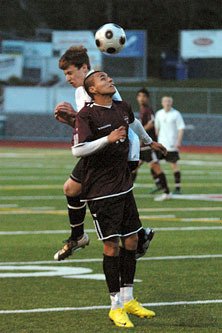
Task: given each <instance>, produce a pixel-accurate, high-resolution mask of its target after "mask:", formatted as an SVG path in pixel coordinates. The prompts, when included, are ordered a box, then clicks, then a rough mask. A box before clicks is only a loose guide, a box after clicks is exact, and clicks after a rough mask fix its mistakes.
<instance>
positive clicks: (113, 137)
mask: <svg viewBox="0 0 222 333" xmlns="http://www.w3.org/2000/svg"><path fill="white" fill-rule="evenodd" d="M125 139H126V128H125V127H124V126H120V127H119V128H117V129H115V130H114V131H112V132H111V133H110V134H109V135H108V141H109V143H113V142H117V141H119V140H120V141H121V140H125Z"/></svg>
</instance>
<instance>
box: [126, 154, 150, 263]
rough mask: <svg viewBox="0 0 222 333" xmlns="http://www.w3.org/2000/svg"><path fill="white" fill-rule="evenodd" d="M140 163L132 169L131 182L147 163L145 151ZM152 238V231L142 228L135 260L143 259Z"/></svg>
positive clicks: (139, 233) (141, 155)
mask: <svg viewBox="0 0 222 333" xmlns="http://www.w3.org/2000/svg"><path fill="white" fill-rule="evenodd" d="M140 158H141V159H140V161H139V164H138V166H137V168H136V169H133V170H132V171H131V172H132V178H133V181H135V179H136V176H137V171H138V169H139V167H140V166H141V165H142V164H143V162H147V150H145V151H140ZM153 236H154V231H153V229H150V228H142V229H141V230H140V231H139V232H138V237H139V240H138V246H137V251H136V259H139V258H140V257H143V256H144V255H145V254H146V252H147V250H148V248H149V245H150V242H151V240H152V239H153Z"/></svg>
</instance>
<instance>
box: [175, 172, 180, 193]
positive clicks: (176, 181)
mask: <svg viewBox="0 0 222 333" xmlns="http://www.w3.org/2000/svg"><path fill="white" fill-rule="evenodd" d="M174 181H175V188H176V189H177V190H180V182H181V173H180V171H176V172H174Z"/></svg>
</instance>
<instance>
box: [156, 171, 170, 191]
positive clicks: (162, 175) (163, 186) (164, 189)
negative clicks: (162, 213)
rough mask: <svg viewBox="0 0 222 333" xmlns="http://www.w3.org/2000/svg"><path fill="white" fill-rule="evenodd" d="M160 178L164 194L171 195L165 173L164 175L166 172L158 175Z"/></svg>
mask: <svg viewBox="0 0 222 333" xmlns="http://www.w3.org/2000/svg"><path fill="white" fill-rule="evenodd" d="M158 177H159V179H160V184H161V188H162V189H163V191H164V193H167V194H169V193H170V190H169V187H168V185H167V180H166V176H165V173H164V172H161V173H160V174H159V175H158Z"/></svg>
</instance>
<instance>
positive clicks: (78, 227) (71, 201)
mask: <svg viewBox="0 0 222 333" xmlns="http://www.w3.org/2000/svg"><path fill="white" fill-rule="evenodd" d="M66 199H67V202H68V206H67V207H68V214H69V223H70V227H71V238H72V239H73V240H77V239H79V238H81V236H82V235H83V234H84V218H85V215H86V204H85V203H83V202H81V201H80V196H76V197H68V196H66Z"/></svg>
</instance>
